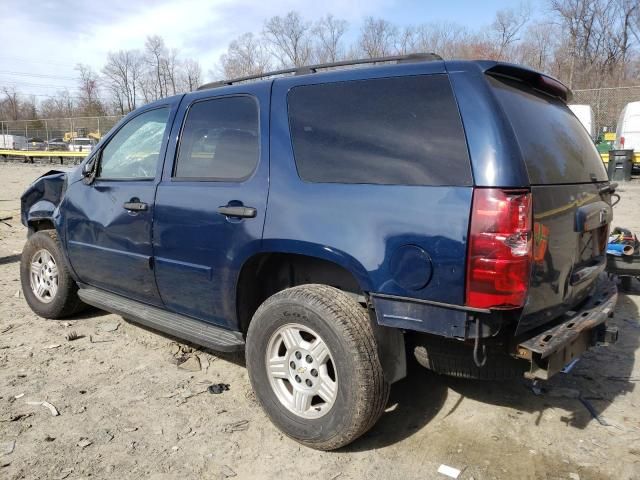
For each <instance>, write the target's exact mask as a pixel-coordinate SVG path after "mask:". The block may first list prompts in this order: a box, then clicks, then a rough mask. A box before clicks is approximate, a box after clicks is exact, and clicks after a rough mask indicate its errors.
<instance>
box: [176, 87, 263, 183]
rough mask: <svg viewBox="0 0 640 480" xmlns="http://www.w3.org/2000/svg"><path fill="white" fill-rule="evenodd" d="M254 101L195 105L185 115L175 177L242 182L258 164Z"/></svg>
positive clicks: (234, 99) (243, 99)
mask: <svg viewBox="0 0 640 480" xmlns="http://www.w3.org/2000/svg"><path fill="white" fill-rule="evenodd" d="M258 124H259V122H258V106H257V103H256V101H255V100H254V99H253V98H251V97H247V96H240V97H224V98H217V99H211V100H204V101H200V102H196V103H194V104H193V105H192V106H191V107H190V108H189V111H188V113H187V118H186V120H185V123H184V127H183V130H182V135H181V138H180V146H179V149H178V159H177V164H176V168H175V172H174V177H176V178H179V179H193V180H217V181H242V180H244V179H246V178H248V177H249V176H250V175H251V173H252V172H253V170H254V169H255V167H256V165H257V163H258V156H259V151H260V149H259V141H258V140H259V134H258V130H259V126H258Z"/></svg>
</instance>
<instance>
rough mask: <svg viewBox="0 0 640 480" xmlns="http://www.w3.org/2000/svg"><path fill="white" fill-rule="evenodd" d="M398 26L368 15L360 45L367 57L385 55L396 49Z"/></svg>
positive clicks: (361, 33) (359, 41) (359, 39)
mask: <svg viewBox="0 0 640 480" xmlns="http://www.w3.org/2000/svg"><path fill="white" fill-rule="evenodd" d="M397 34H398V28H397V27H396V26H395V25H393V24H392V23H391V22H388V21H387V20H383V19H382V18H373V17H366V18H365V19H364V24H363V25H362V29H361V30H360V37H359V38H358V46H359V47H360V50H361V51H362V53H363V54H364V55H365V56H366V57H367V58H376V57H385V56H388V55H391V54H392V53H393V51H394V43H395V40H396V36H397Z"/></svg>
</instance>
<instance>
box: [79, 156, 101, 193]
mask: <svg viewBox="0 0 640 480" xmlns="http://www.w3.org/2000/svg"><path fill="white" fill-rule="evenodd" d="M98 156H99V153H98V154H96V155H93V156H92V157H91V158H90V159H89V161H87V162H86V163H85V164H83V165H82V177H83V178H82V181H83V182H84V183H85V184H87V185H91V184H92V183H93V181H94V180H95V178H96V170H97V166H98Z"/></svg>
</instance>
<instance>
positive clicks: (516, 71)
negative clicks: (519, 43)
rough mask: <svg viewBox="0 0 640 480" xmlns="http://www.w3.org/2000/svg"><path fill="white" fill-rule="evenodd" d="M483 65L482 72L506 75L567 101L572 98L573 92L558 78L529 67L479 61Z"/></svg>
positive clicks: (492, 74) (495, 75)
mask: <svg viewBox="0 0 640 480" xmlns="http://www.w3.org/2000/svg"><path fill="white" fill-rule="evenodd" d="M481 63H482V65H483V66H484V67H485V70H484V73H486V74H487V75H491V76H494V77H507V78H512V79H515V80H518V81H520V82H525V83H527V84H529V85H531V86H532V87H533V88H535V89H537V90H540V91H542V92H545V93H547V94H549V95H552V96H554V97H558V98H560V99H561V100H562V101H564V102H565V103H568V102H570V101H571V99H572V98H573V92H572V91H571V89H570V88H569V87H567V86H566V85H565V84H564V83H562V82H561V81H560V80H558V79H556V78H553V77H551V76H549V75H545V74H544V73H540V72H537V71H535V70H531V69H529V68H525V67H521V66H519V65H513V64H511V63H495V62H481Z"/></svg>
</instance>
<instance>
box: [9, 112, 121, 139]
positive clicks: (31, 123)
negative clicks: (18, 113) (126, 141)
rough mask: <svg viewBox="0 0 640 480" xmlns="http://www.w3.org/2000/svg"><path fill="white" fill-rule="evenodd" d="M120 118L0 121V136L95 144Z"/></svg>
mask: <svg viewBox="0 0 640 480" xmlns="http://www.w3.org/2000/svg"><path fill="white" fill-rule="evenodd" d="M121 118H122V116H119V115H117V116H108V117H74V118H47V119H42V120H9V121H0V135H14V136H19V137H24V138H25V139H26V140H27V141H30V140H31V139H35V141H39V142H52V141H63V142H71V141H72V140H73V139H75V138H92V139H94V140H95V141H96V142H97V141H98V140H100V138H102V137H103V136H104V135H105V134H106V133H107V132H108V131H109V130H111V129H112V128H113V126H114V125H115V124H116V123H118V121H119V120H120V119H121Z"/></svg>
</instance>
